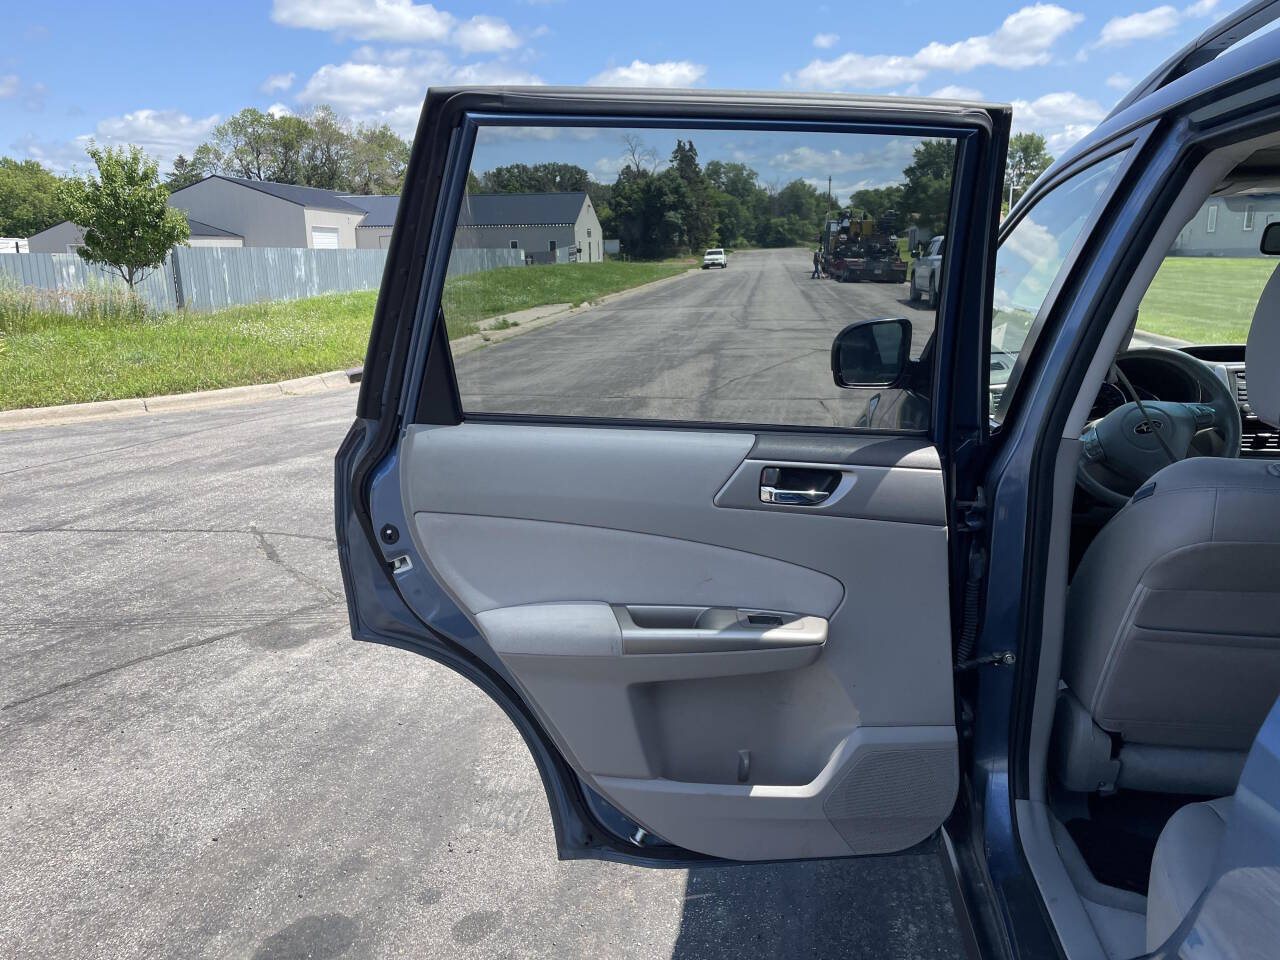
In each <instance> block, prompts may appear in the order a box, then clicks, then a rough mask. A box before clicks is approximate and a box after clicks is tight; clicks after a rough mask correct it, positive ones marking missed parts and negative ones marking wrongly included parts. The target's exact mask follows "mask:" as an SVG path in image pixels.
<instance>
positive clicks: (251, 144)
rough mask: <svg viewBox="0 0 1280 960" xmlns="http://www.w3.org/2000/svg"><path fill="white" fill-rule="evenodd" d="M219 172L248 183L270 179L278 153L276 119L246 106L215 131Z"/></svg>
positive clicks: (214, 140) (214, 129)
mask: <svg viewBox="0 0 1280 960" xmlns="http://www.w3.org/2000/svg"><path fill="white" fill-rule="evenodd" d="M212 143H213V146H214V148H215V150H216V151H217V154H218V156H219V158H220V163H221V166H222V169H221V170H219V171H217V172H219V173H230V174H232V175H234V176H237V177H243V178H244V179H246V180H269V179H271V178H270V176H269V174H270V171H271V168H272V160H273V155H274V152H275V117H273V116H271V115H270V114H268V113H263V112H262V111H261V110H258V109H255V108H254V107H246V108H245V109H243V110H241V111H240V112H239V113H237V114H236V115H235V116H233V117H228V118H227V119H226V120H224V121H222V123H220V124H218V125H217V126H216V127H214V128H213V140H212Z"/></svg>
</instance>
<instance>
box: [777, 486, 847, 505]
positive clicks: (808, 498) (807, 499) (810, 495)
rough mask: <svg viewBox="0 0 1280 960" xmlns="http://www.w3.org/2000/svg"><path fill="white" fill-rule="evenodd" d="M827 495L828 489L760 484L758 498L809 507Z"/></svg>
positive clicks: (829, 493) (828, 493) (828, 494)
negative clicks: (782, 487)
mask: <svg viewBox="0 0 1280 960" xmlns="http://www.w3.org/2000/svg"><path fill="white" fill-rule="evenodd" d="M829 496H831V491H830V490H779V489H778V488H777V487H769V486H766V485H764V484H761V485H760V500H761V501H762V502H764V503H789V504H793V505H799V506H803V507H811V506H813V505H814V504H815V503H821V502H822V501H823V500H825V499H827V497H829Z"/></svg>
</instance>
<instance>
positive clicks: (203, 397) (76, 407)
mask: <svg viewBox="0 0 1280 960" xmlns="http://www.w3.org/2000/svg"><path fill="white" fill-rule="evenodd" d="M362 372H363V369H362V368H360V367H357V368H355V369H352V370H330V371H329V372H328V373H314V374H311V375H310V376H307V377H295V378H294V379H292V380H281V381H280V382H279V383H257V384H251V385H249V386H245V387H224V388H222V389H220V390H197V391H195V392H193V393H173V394H169V395H167V396H162V397H145V398H142V397H139V398H131V399H128V400H99V401H96V402H94V403H67V404H62V405H61V406H56V407H28V408H26V409H23V410H3V411H0V430H21V429H24V428H27V427H49V426H55V425H57V424H63V423H80V422H82V421H85V420H107V419H119V418H121V417H140V416H146V415H147V414H154V413H175V412H178V411H185V410H197V409H201V408H204V407H220V406H226V405H228V404H233V403H245V402H248V401H251V400H268V399H270V398H272V397H294V396H305V395H307V394H313V393H323V392H324V391H326V390H337V389H339V388H341V387H349V386H351V385H352V384H353V383H359V382H360V377H361V374H362Z"/></svg>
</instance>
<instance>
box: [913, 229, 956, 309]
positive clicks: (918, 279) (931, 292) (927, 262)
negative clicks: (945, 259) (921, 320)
mask: <svg viewBox="0 0 1280 960" xmlns="http://www.w3.org/2000/svg"><path fill="white" fill-rule="evenodd" d="M946 245H947V238H946V237H934V238H933V239H932V240H930V241H929V243H928V244H927V245H926V246H925V248H924V250H923V251H922V252H921V254H920V256H918V257H916V258H915V261H914V266H913V267H912V269H911V278H910V280H911V299H912V300H920V299H923V300H924V302H925V303H926V304H927V305H928V306H930V307H936V306H937V305H938V290H939V285H940V284H941V282H942V255H943V253H944V252H945V249H946Z"/></svg>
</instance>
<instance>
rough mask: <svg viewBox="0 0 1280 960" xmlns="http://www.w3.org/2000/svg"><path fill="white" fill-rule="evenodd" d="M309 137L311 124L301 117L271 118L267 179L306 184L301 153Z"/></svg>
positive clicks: (303, 151) (304, 150)
mask: <svg viewBox="0 0 1280 960" xmlns="http://www.w3.org/2000/svg"><path fill="white" fill-rule="evenodd" d="M310 139H311V125H310V124H308V123H307V121H306V120H304V119H303V118H302V117H295V116H292V115H283V116H279V117H272V118H271V163H270V166H269V168H268V172H267V179H268V180H272V181H274V182H276V183H296V184H301V185H302V186H306V183H307V177H306V170H305V168H304V166H303V155H304V153H305V152H306V149H307V144H308V142H309V141H310Z"/></svg>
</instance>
